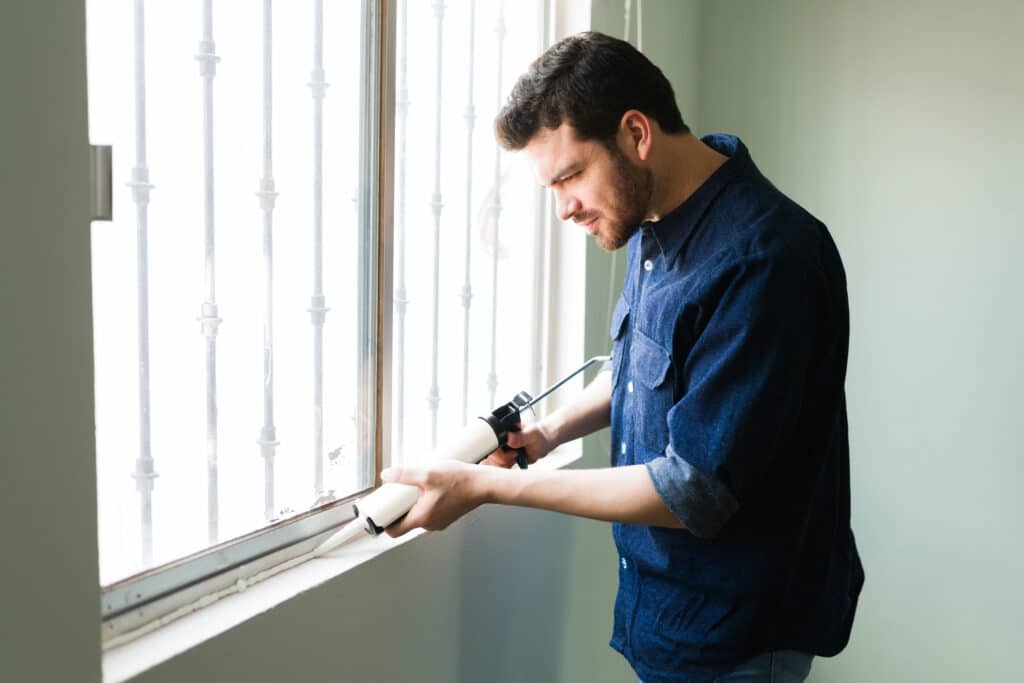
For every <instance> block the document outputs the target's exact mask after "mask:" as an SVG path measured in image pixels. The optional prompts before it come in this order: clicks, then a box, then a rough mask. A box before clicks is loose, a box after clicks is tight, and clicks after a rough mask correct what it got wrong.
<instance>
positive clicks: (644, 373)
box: [630, 329, 672, 454]
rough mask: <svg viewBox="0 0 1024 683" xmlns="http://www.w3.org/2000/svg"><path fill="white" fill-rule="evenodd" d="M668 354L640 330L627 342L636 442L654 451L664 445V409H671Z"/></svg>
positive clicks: (666, 433)
mask: <svg viewBox="0 0 1024 683" xmlns="http://www.w3.org/2000/svg"><path fill="white" fill-rule="evenodd" d="M671 369H672V354H671V353H669V351H668V349H666V348H665V347H664V346H662V345H661V344H659V343H658V342H656V341H655V340H653V339H651V338H650V337H649V336H647V335H646V334H644V333H643V331H641V330H639V329H638V330H634V334H633V340H632V342H631V344H630V371H631V373H632V374H633V375H634V376H635V379H636V382H635V383H634V391H635V393H636V407H637V411H636V425H637V437H638V439H639V441H640V443H641V444H642V445H643V446H644V447H645V448H646V449H648V450H651V451H654V452H655V453H656V454H660V453H662V452H664V450H665V447H666V446H667V445H668V411H669V409H671V408H672V383H671V382H669V381H668V379H669V373H670V370H671Z"/></svg>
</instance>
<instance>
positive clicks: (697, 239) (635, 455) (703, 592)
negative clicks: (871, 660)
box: [611, 135, 864, 683]
mask: <svg viewBox="0 0 1024 683" xmlns="http://www.w3.org/2000/svg"><path fill="white" fill-rule="evenodd" d="M704 142H705V143H706V144H708V145H710V146H711V147H713V148H714V149H716V150H718V151H719V152H721V153H722V154H725V155H726V156H728V157H730V158H729V160H728V161H727V162H726V163H725V164H723V165H722V166H721V167H720V168H719V169H718V170H717V171H716V172H715V173H714V174H713V175H712V176H711V178H709V179H708V180H707V181H706V182H705V183H704V185H702V186H701V187H700V188H699V189H698V190H697V192H696V193H694V194H693V195H692V196H691V197H690V198H689V199H687V200H686V201H685V202H684V203H683V204H682V205H680V206H679V207H678V208H676V209H675V210H673V211H672V212H671V213H670V214H668V215H666V216H664V217H663V218H662V219H661V220H660V221H657V222H651V223H644V224H643V225H642V226H641V229H640V230H639V231H638V232H637V234H636V235H635V236H634V237H633V238H632V240H631V241H630V243H629V247H628V250H629V258H628V266H627V271H626V279H625V286H624V289H623V292H622V296H621V297H620V299H619V301H618V304H617V305H616V307H615V312H614V314H613V316H612V325H611V337H612V339H613V342H614V344H613V352H612V364H611V365H612V368H611V371H612V387H613V388H612V407H611V430H612V455H611V458H612V464H613V465H616V466H618V465H632V464H638V463H639V464H645V465H646V466H647V469H648V472H649V474H650V476H651V479H652V481H653V482H654V486H655V489H656V490H657V492H658V494H659V495H660V496H661V498H662V500H663V501H664V502H665V505H666V506H667V507H668V508H669V510H671V511H672V513H673V514H674V515H675V516H676V517H677V518H678V519H679V521H680V522H682V524H683V526H684V527H685V529H683V530H678V529H667V528H658V527H648V526H641V525H634V524H616V525H614V527H613V533H614V537H615V543H616V546H617V548H618V551H619V554H620V558H619V592H618V596H617V598H616V603H615V628H614V633H613V636H612V641H611V645H612V647H614V648H616V649H617V650H619V651H620V652H621V653H622V654H623V655H624V656H625V657H626V659H627V660H629V662H630V663H631V664H632V665H633V668H634V669H635V670H636V672H637V674H638V675H639V676H640V677H641V678H642V679H643V680H644V681H646V682H647V683H661V682H666V683H667V682H668V681H679V680H687V681H690V680H693V681H703V680H710V679H712V678H714V677H715V675H717V674H719V673H721V672H723V671H725V670H727V669H729V668H731V667H733V666H736V665H737V664H738V663H740V662H741V661H743V660H746V659H749V658H750V657H753V656H755V655H757V654H759V653H760V652H763V651H765V650H768V649H785V650H799V651H803V652H807V653H810V654H816V655H834V654H836V653H838V652H839V651H840V650H842V649H843V647H844V646H845V645H846V642H847V640H848V639H849V635H850V628H851V626H852V622H853V614H854V610H855V607H856V603H857V597H858V595H859V593H860V589H861V585H862V584H863V581H864V575H863V570H862V568H861V564H860V559H859V557H858V555H857V550H856V547H855V545H854V539H853V533H852V531H851V529H850V477H849V448H848V439H847V424H846V402H845V394H844V388H843V384H844V379H845V375H846V358H847V347H848V340H849V311H848V305H847V298H846V278H845V274H844V272H843V266H842V262H841V261H840V258H839V253H838V251H837V250H836V246H835V244H834V243H833V241H832V238H831V237H830V235H829V233H828V230H827V229H826V228H825V226H824V225H823V224H822V223H821V222H820V221H818V220H816V219H815V218H814V217H813V216H811V215H810V214H809V213H807V212H806V211H805V210H803V209H802V208H800V207H799V206H798V205H797V204H795V203H794V202H793V201H791V200H790V199H788V198H787V197H786V196H785V195H783V194H782V193H781V192H779V190H777V189H776V188H775V187H774V186H773V185H772V184H771V183H770V182H768V180H767V179H765V178H764V176H762V175H761V173H760V172H759V171H758V170H757V168H756V167H755V166H754V163H753V162H752V161H751V159H750V156H749V154H748V152H747V149H746V147H744V146H743V143H741V142H740V141H739V140H738V139H737V138H735V137H732V136H726V135H712V136H708V137H706V138H704Z"/></svg>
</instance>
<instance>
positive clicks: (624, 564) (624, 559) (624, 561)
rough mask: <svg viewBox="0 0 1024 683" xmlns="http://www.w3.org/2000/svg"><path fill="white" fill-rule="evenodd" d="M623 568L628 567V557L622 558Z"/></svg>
mask: <svg viewBox="0 0 1024 683" xmlns="http://www.w3.org/2000/svg"><path fill="white" fill-rule="evenodd" d="M622 568H623V569H628V567H627V566H626V558H622Z"/></svg>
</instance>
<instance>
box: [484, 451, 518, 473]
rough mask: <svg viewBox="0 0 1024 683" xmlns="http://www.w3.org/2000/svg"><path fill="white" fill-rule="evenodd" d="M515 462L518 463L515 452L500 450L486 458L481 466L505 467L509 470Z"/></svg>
mask: <svg viewBox="0 0 1024 683" xmlns="http://www.w3.org/2000/svg"><path fill="white" fill-rule="evenodd" d="M515 461H516V454H515V452H509V451H502V450H498V451H494V452H493V453H491V454H490V455H488V456H487V457H486V458H484V459H483V461H482V463H481V464H484V465H491V466H493V467H504V468H506V469H507V468H509V467H512V465H513V464H514V463H515Z"/></svg>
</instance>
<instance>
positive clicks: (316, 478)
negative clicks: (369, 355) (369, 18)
mask: <svg viewBox="0 0 1024 683" xmlns="http://www.w3.org/2000/svg"><path fill="white" fill-rule="evenodd" d="M309 88H310V90H311V91H312V94H313V295H312V296H311V297H310V303H309V314H310V317H311V319H312V323H313V499H314V500H315V501H316V502H317V503H318V504H319V503H321V502H327V501H326V500H322V496H323V494H324V321H325V320H326V318H327V311H328V310H329V309H328V308H327V307H326V298H325V297H324V291H323V289H324V282H323V267H324V255H323V216H324V213H323V210H324V191H323V190H324V188H323V185H324V182H323V161H324V145H323V140H324V122H323V113H324V95H325V93H326V91H327V82H326V80H324V3H323V0H314V2H313V70H312V71H311V72H310V76H309Z"/></svg>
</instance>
